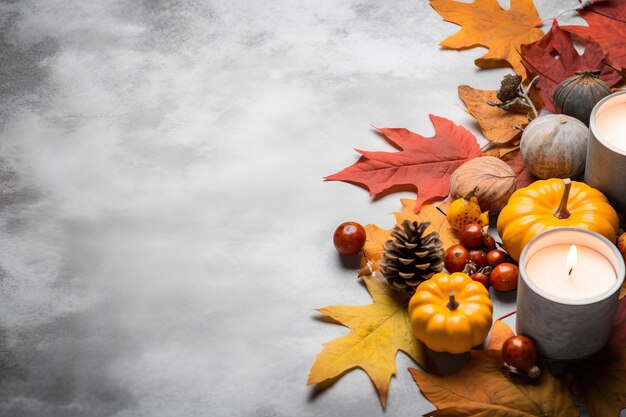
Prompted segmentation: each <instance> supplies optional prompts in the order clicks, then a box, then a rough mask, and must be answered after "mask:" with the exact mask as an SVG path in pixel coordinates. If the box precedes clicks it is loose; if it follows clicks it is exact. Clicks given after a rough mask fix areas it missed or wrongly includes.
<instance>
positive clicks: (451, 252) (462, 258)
mask: <svg viewBox="0 0 626 417" xmlns="http://www.w3.org/2000/svg"><path fill="white" fill-rule="evenodd" d="M468 260H469V251H468V250H467V249H465V248H464V247H463V246H461V245H453V246H450V247H449V248H448V249H447V250H446V253H445V255H444V257H443V261H444V264H445V267H446V270H447V271H448V272H449V273H453V272H461V271H463V268H465V263H466V262H467V261H468Z"/></svg>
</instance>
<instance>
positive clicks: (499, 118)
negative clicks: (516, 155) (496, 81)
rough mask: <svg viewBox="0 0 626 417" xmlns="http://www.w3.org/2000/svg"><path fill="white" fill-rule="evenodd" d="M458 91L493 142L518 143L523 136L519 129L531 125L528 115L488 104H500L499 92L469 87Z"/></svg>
mask: <svg viewBox="0 0 626 417" xmlns="http://www.w3.org/2000/svg"><path fill="white" fill-rule="evenodd" d="M458 91H459V97H460V98H461V100H463V103H465V105H466V106H467V112H468V113H469V114H470V115H472V117H473V118H474V119H476V121H477V122H478V125H479V126H480V130H481V131H482V132H483V135H485V137H486V138H487V139H489V140H490V141H492V142H496V143H507V142H511V141H517V140H518V139H519V138H520V136H521V135H522V131H521V130H520V129H519V128H518V127H524V126H526V125H527V124H528V123H529V119H528V115H527V114H523V113H514V112H511V111H506V110H503V109H501V108H499V107H496V106H490V105H489V104H487V102H488V101H492V102H498V99H497V98H496V93H497V90H479V89H476V88H472V87H470V86H469V85H460V86H459V88H458ZM538 110H539V109H538Z"/></svg>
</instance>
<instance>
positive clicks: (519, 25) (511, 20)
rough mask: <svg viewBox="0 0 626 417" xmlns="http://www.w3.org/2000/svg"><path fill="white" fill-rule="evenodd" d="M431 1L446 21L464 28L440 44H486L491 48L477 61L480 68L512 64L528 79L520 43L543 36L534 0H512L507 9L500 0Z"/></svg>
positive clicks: (453, 47) (451, 47) (465, 46)
mask: <svg viewBox="0 0 626 417" xmlns="http://www.w3.org/2000/svg"><path fill="white" fill-rule="evenodd" d="M430 5H431V6H432V8H433V9H435V11H436V12H437V13H439V15H441V17H443V19H444V20H445V21H446V22H451V23H456V24H457V25H460V26H461V29H460V30H459V31H458V32H456V33H455V34H454V35H452V36H448V37H447V38H446V39H444V40H443V41H442V42H441V43H440V45H441V46H443V47H444V48H450V49H468V48H473V47H476V46H484V47H485V48H488V49H489V52H487V53H486V54H485V55H483V56H482V57H481V58H478V59H477V60H475V61H474V63H475V64H476V65H477V66H478V67H480V68H494V67H502V66H505V65H507V64H508V66H510V67H512V68H513V70H514V71H515V72H516V73H517V74H520V75H521V76H522V77H524V79H526V69H525V68H524V66H523V65H522V62H521V57H520V54H519V50H520V46H521V45H525V44H529V43H532V42H534V41H536V40H538V39H541V37H543V31H542V30H541V29H539V26H541V24H542V22H541V18H540V17H539V15H538V14H537V9H536V8H535V5H534V4H533V2H532V0H511V7H510V8H509V10H504V9H503V8H502V7H501V6H500V5H499V4H498V1H497V0H475V1H474V2H473V3H461V2H458V1H452V0H430Z"/></svg>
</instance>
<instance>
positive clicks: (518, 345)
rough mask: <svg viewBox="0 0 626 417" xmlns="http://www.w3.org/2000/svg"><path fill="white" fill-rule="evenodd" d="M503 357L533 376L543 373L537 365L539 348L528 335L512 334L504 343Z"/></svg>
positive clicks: (507, 361) (511, 364)
mask: <svg viewBox="0 0 626 417" xmlns="http://www.w3.org/2000/svg"><path fill="white" fill-rule="evenodd" d="M502 359H504V362H506V363H507V364H508V365H510V366H513V367H515V368H517V369H518V370H520V371H523V372H525V373H526V374H527V375H528V376H530V377H531V378H536V377H538V376H539V374H541V371H540V370H539V368H538V367H537V365H536V364H537V348H536V347H535V344H534V343H533V342H532V340H530V339H529V338H527V337H526V336H512V337H509V338H508V339H506V340H505V341H504V343H503V344H502Z"/></svg>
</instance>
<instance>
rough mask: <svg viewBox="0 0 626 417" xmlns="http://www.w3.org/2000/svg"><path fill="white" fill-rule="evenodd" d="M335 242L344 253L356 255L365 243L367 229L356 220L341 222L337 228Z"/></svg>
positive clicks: (340, 251)
mask: <svg viewBox="0 0 626 417" xmlns="http://www.w3.org/2000/svg"><path fill="white" fill-rule="evenodd" d="M333 243H334V244H335V248H336V249H337V252H339V253H340V254H342V255H356V254H357V253H359V251H360V250H361V248H363V245H365V229H364V228H363V226H361V225H360V224H358V223H356V222H345V223H341V224H340V225H339V227H337V229H336V230H335V235H334V236H333Z"/></svg>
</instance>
